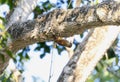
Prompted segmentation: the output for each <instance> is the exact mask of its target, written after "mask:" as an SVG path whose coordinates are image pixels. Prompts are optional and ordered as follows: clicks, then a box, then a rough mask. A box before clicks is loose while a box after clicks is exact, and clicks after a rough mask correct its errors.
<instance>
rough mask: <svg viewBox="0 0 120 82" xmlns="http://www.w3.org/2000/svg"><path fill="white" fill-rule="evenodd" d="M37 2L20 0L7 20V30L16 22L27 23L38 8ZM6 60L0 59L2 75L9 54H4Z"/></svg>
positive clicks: (35, 0)
mask: <svg viewBox="0 0 120 82" xmlns="http://www.w3.org/2000/svg"><path fill="white" fill-rule="evenodd" d="M37 1H38V0H19V2H18V5H17V7H16V8H15V9H14V11H13V13H12V14H11V16H10V17H8V18H7V20H8V23H7V24H6V30H8V29H9V27H10V26H11V25H12V24H13V23H15V22H24V21H26V20H27V18H28V16H29V15H30V13H31V12H32V11H33V9H34V8H35V7H36V4H37ZM8 43H9V42H8ZM13 51H14V50H13ZM4 58H5V61H4V62H3V60H2V59H0V67H1V68H0V74H2V72H3V70H4V69H5V68H6V67H7V65H8V62H9V59H10V57H9V55H7V54H4Z"/></svg>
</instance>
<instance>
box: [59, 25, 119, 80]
mask: <svg viewBox="0 0 120 82" xmlns="http://www.w3.org/2000/svg"><path fill="white" fill-rule="evenodd" d="M119 32H120V27H114V28H113V26H111V27H107V26H106V27H102V28H96V29H95V30H94V32H93V33H92V35H91V37H90V38H89V39H88V41H87V43H86V45H85V46H83V47H85V48H84V51H83V52H82V53H81V50H83V47H82V46H80V45H81V44H80V45H79V47H78V49H81V50H79V51H75V54H74V55H73V57H72V58H71V59H70V60H69V62H68V64H67V65H66V66H65V67H64V70H63V72H62V74H61V75H60V78H59V79H58V82H85V80H86V79H87V78H88V75H90V73H91V71H92V70H93V69H94V67H95V66H96V64H97V63H98V61H99V60H100V59H101V58H102V57H103V55H104V53H105V52H106V50H107V49H108V48H109V47H110V46H111V44H112V43H113V41H114V40H115V39H116V37H117V35H118V34H119ZM78 49H77V50H78ZM79 56H80V57H79ZM78 58H79V59H78ZM77 59H78V60H77Z"/></svg>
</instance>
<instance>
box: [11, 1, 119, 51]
mask: <svg viewBox="0 0 120 82" xmlns="http://www.w3.org/2000/svg"><path fill="white" fill-rule="evenodd" d="M119 13H120V5H119V4H117V3H115V2H113V1H112V2H103V3H101V4H99V5H96V6H92V7H87V6H85V7H81V8H75V9H69V10H63V9H56V10H54V11H52V12H49V13H48V14H46V15H43V16H41V17H38V18H37V19H35V20H32V21H27V22H24V23H16V24H13V25H12V26H11V27H10V29H9V33H10V34H11V35H12V38H13V42H12V44H11V45H12V46H11V50H14V51H17V50H19V49H21V48H23V47H25V46H27V45H29V44H33V43H35V42H38V41H40V42H43V41H47V40H54V37H55V36H56V37H58V36H60V37H69V36H72V35H74V34H80V33H82V32H83V31H84V30H86V29H89V28H95V27H98V26H105V25H119V24H120V18H119V16H120V14H119ZM23 43H24V44H23Z"/></svg>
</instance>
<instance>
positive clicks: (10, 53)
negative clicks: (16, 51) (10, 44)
mask: <svg viewBox="0 0 120 82" xmlns="http://www.w3.org/2000/svg"><path fill="white" fill-rule="evenodd" d="M6 53H7V54H8V55H9V56H10V57H11V58H14V55H13V53H12V52H11V51H10V50H6Z"/></svg>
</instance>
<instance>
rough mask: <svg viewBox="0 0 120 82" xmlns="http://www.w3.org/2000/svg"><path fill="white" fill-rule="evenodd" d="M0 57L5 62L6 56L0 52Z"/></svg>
mask: <svg viewBox="0 0 120 82" xmlns="http://www.w3.org/2000/svg"><path fill="white" fill-rule="evenodd" d="M0 59H1V60H2V61H3V63H4V62H5V57H4V55H3V54H1V53H0Z"/></svg>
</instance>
